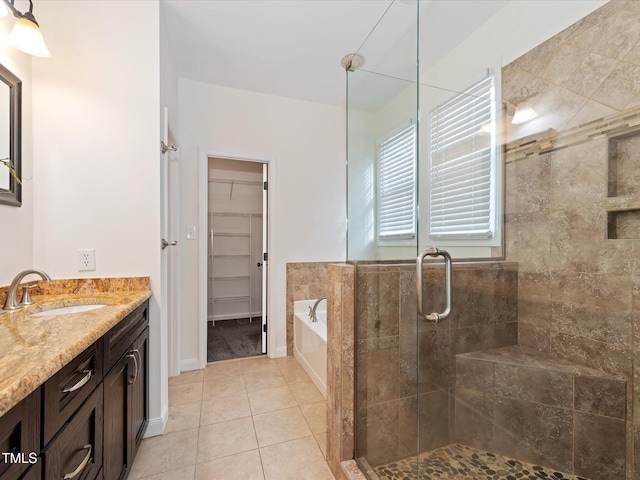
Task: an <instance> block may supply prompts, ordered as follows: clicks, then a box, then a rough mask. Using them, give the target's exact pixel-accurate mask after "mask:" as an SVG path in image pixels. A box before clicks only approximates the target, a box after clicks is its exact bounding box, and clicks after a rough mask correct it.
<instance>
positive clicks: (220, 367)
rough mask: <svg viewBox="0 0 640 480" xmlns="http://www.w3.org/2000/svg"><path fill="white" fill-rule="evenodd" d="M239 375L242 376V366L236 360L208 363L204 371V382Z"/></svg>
mask: <svg viewBox="0 0 640 480" xmlns="http://www.w3.org/2000/svg"><path fill="white" fill-rule="evenodd" d="M239 375H242V366H241V365H240V362H239V361H238V360H228V361H222V362H213V363H209V364H207V367H206V368H205V369H204V378H205V380H210V379H212V378H220V377H234V376H239Z"/></svg>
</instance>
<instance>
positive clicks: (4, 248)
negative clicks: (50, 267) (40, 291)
mask: <svg viewBox="0 0 640 480" xmlns="http://www.w3.org/2000/svg"><path fill="white" fill-rule="evenodd" d="M14 21H15V19H14V18H13V17H5V18H0V38H4V37H5V35H8V34H9V32H10V31H11V28H12V27H13V24H14ZM0 63H1V64H2V65H3V66H4V67H6V68H7V69H8V70H9V71H11V72H12V73H13V74H14V75H16V76H17V77H18V78H19V79H20V80H22V180H23V181H22V206H21V207H12V206H8V205H0V225H2V227H0V232H1V233H0V252H2V257H1V258H2V259H1V260H0V285H8V284H9V283H11V280H12V279H13V277H14V276H15V275H16V274H17V273H18V272H20V271H22V270H24V269H26V268H32V267H35V266H36V265H34V263H33V182H32V181H31V177H32V175H33V168H32V167H33V150H32V146H31V144H32V142H31V138H32V125H31V123H32V122H31V56H30V55H27V54H25V53H22V52H19V51H18V50H16V49H14V48H12V47H9V46H7V45H6V44H5V43H4V42H1V43H0ZM1 168H5V167H4V166H3V167H1Z"/></svg>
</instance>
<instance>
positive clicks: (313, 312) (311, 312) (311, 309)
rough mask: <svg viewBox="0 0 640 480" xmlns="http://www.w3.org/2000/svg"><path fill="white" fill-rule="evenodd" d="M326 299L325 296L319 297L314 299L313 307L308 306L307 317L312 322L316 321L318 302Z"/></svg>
mask: <svg viewBox="0 0 640 480" xmlns="http://www.w3.org/2000/svg"><path fill="white" fill-rule="evenodd" d="M326 299H327V298H326V297H320V298H319V299H317V300H316V303H314V304H313V307H309V318H310V319H311V321H312V322H313V323H315V322H317V321H318V317H316V310H317V309H318V304H319V303H320V302H321V301H322V300H326Z"/></svg>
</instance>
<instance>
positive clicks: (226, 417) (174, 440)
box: [129, 356, 334, 480]
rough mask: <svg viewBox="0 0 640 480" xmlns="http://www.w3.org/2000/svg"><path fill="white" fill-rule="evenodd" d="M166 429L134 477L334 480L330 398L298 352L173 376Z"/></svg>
mask: <svg viewBox="0 0 640 480" xmlns="http://www.w3.org/2000/svg"><path fill="white" fill-rule="evenodd" d="M169 405H170V406H169V420H168V423H167V429H166V431H165V434H164V435H162V436H159V437H153V438H148V439H145V440H143V442H142V445H141V446H140V450H139V451H138V455H137V457H136V460H135V462H134V464H133V467H132V469H131V474H130V475H129V479H130V480H142V479H144V480H236V479H237V480H304V479H307V480H333V479H334V477H333V475H332V474H331V471H330V470H329V467H328V466H327V463H326V461H325V458H324V455H325V449H326V439H327V437H326V421H325V416H326V401H325V399H324V398H323V397H322V395H321V394H320V392H319V391H318V389H317V388H316V387H315V385H314V384H313V383H312V382H311V380H310V379H309V377H308V376H307V374H306V372H305V371H304V370H303V369H302V367H301V366H300V365H299V364H298V362H297V361H296V360H295V358H293V357H286V358H278V359H269V358H267V357H264V356H262V357H254V358H246V359H240V360H228V361H222V362H215V363H213V364H209V365H208V366H207V368H205V369H203V370H197V371H193V372H185V373H183V374H181V375H180V376H178V377H173V378H171V379H169Z"/></svg>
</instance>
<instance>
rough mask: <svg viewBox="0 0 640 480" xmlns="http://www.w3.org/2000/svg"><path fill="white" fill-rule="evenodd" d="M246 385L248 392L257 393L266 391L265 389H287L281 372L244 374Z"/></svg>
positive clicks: (269, 371)
mask: <svg viewBox="0 0 640 480" xmlns="http://www.w3.org/2000/svg"><path fill="white" fill-rule="evenodd" d="M244 383H245V385H246V386H247V392H255V391H256V390H264V389H265V388H276V387H286V386H287V383H286V382H285V381H284V378H283V377H282V374H281V373H280V370H278V369H276V370H265V371H263V372H251V373H246V372H245V373H244Z"/></svg>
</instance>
